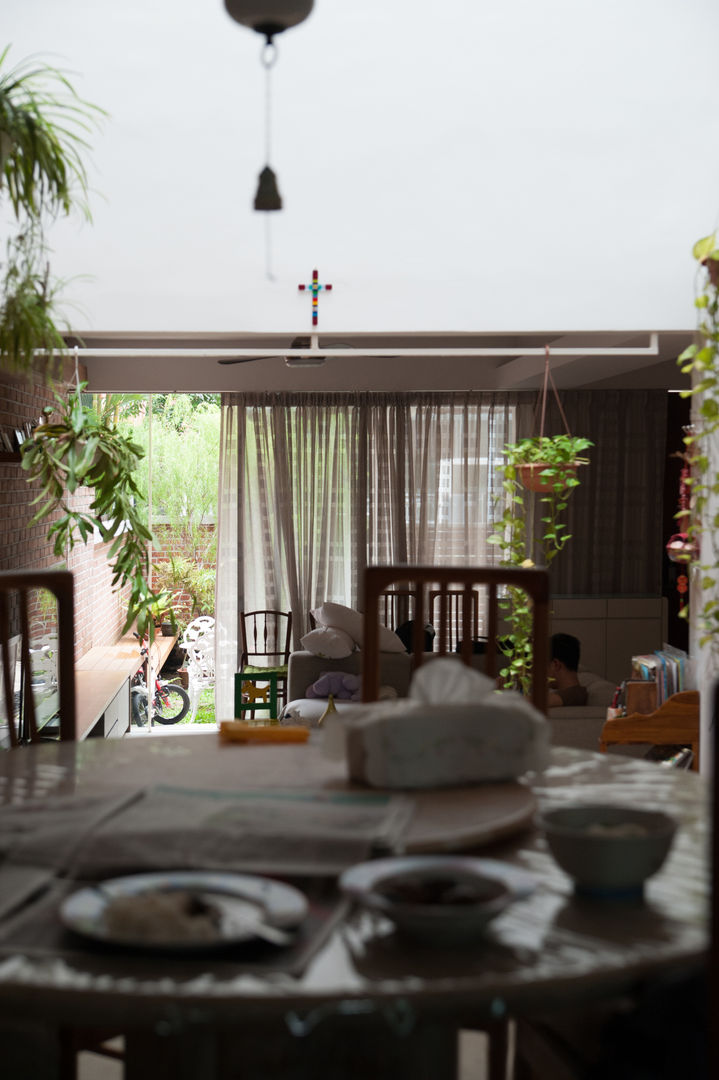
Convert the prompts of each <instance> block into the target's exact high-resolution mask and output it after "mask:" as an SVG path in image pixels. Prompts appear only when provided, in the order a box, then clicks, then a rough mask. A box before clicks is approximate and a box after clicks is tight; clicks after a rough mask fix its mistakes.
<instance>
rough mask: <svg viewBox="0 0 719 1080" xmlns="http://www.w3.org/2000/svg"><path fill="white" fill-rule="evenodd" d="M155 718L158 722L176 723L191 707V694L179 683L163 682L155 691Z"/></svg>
mask: <svg viewBox="0 0 719 1080" xmlns="http://www.w3.org/2000/svg"><path fill="white" fill-rule="evenodd" d="M154 706H155V717H154V718H155V720H157V722H158V724H176V723H177V722H178V720H182V718H183V717H184V716H187V713H188V712H189V709H190V695H189V694H188V693H187V690H185V689H184V687H182V686H178V684H177V683H167V682H161V683H160V688H159V690H156V691H155V701H154Z"/></svg>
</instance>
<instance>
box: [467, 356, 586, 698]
mask: <svg viewBox="0 0 719 1080" xmlns="http://www.w3.org/2000/svg"><path fill="white" fill-rule="evenodd" d="M545 352H546V359H545V366H544V387H543V390H542V392H541V395H540V398H539V399H538V401H537V412H538V411H539V406H540V404H541V408H542V415H541V423H540V433H539V435H535V436H533V437H532V438H531V439H520V440H519V442H516V443H508V444H507V445H506V446H505V448H504V452H505V465H504V468H503V470H502V471H503V483H502V495H501V496H500V500H499V505H500V506H501V508H502V516H501V518H498V519H497V520H496V524H497V531H496V532H495V533H493V534H492V535H491V536H490V537H489V538H488V541H489V543H490V544H496V545H497V546H498V547H499V549H500V551H501V565H502V566H525V567H526V566H535V565H543V566H545V567H548V566H549V565H550V563H551V562H552V561H553V560H554V559H555V558H556V556H557V555H559V554H560V552H561V551H562V550H563V549H564V547H565V546H566V544H567V542H568V541H569V540H571V535H570V533H568V532H567V529H566V525H565V522H564V513H565V511H566V509H567V503H568V500H569V497H570V496H571V494H572V492H573V491H574V488H576V487H578V486H579V478H578V476H577V470H578V468H579V466H580V465H588V464H589V459H588V458H586V457H584V456H583V454H584V451H585V450H587V449H589V447H590V446H592V445H593V444H592V443H591V442H590V440H589V439H585V438H582V437H580V436H576V435H571V434H570V432H569V426H568V424H567V419H566V417H565V415H564V410H563V409H562V404H561V402H560V400H559V395H558V394H557V389H556V387H555V385H554V381H553V380H552V377H551V375H550V373H549V347H548V346H547V348H546V349H545ZM550 381H551V383H552V389H553V390H554V395H555V397H556V400H557V405H558V407H559V412H560V414H561V417H562V420H563V422H564V427H565V433H564V434H563V435H552V436H550V435H545V434H544V418H545V413H546V405H547V386H548V383H549V382H550ZM535 420H536V413H535ZM527 490H529V491H534V492H537V493H538V496H539V498H538V502H539V504H540V507H541V509H540V511H539V513H535V514H534V515H533V514H532V502H533V501H534V500H531V501H530V498H529V496H525V491H527ZM525 500H526V501H525ZM500 608H501V610H502V613H503V614H504V617H505V618H506V620H507V622H508V623H509V627H510V631H509V633H508V634H507V635H506V636H505V639H504V640H505V643H506V648H505V649H504V652H505V654H506V658H507V662H506V665H505V667H504V668H503V669H502V671H501V672H500V676H501V678H502V685H503V686H504V687H505V688H506V689H520V690H521V691H522V693H524V694H527V693H528V692H529V689H530V685H531V672H532V643H531V610H530V607H529V605H528V604H527V597H526V594H525V593H524V592H523V590H521V589H510V590H508V595H507V596H506V597H505V598H503V600H501V601H500Z"/></svg>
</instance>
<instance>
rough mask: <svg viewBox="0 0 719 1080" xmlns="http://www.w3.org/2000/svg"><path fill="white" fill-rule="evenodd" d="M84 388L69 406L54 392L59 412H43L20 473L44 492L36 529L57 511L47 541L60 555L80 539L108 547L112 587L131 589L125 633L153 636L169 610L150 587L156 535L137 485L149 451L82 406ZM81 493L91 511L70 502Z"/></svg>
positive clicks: (103, 416)
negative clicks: (157, 616) (159, 614)
mask: <svg viewBox="0 0 719 1080" xmlns="http://www.w3.org/2000/svg"><path fill="white" fill-rule="evenodd" d="M84 386H85V384H84V383H80V384H79V385H78V386H77V388H76V389H75V390H74V391H73V392H72V393H71V394H70V395H69V397H68V398H67V400H66V399H65V398H63V397H62V395H61V394H59V393H56V394H55V398H56V401H57V408H56V409H55V410H54V411H53V409H52V408H51V407H50V406H48V407H47V408H46V409H45V416H46V419H45V422H44V423H42V424H38V426H37V427H36V428H35V429H34V430H33V433H32V436H31V438H29V439H28V440H27V441H26V442H25V443H24V444H23V446H22V449H21V452H22V467H23V469H25V470H26V472H27V473H28V481H29V482H31V483H34V484H36V485H37V486H38V487H39V488H40V491H39V493H38V495H37V496H36V497H35V498H34V499H33V500H32V503H31V505H33V506H37V507H38V509H37V511H36V513H35V516H34V517H33V519H32V521H31V523H30V524H31V525H32V524H35V523H36V522H40V521H44V520H46V519H47V518H48V517H50V516H51V515H52V514H54V513H55V512H57V515H58V516H57V517H56V519H55V520H53V521H52V523H51V525H50V528H49V530H48V540H50V541H52V543H53V551H54V553H55V555H57V556H61V557H65V556H66V553H67V551H69V550H71V549H72V548H73V546H74V545H75V543H76V541H77V539H78V538H79V539H80V540H82V541H83V542H86V541H87V540H89V539H91V538H92V537H93V535H94V534H95V532H96V531H97V533H99V535H100V537H101V538H102V540H103V541H105V542H108V543H109V544H110V549H109V552H108V560H109V561H110V563H111V566H112V572H113V578H112V585H113V588H115V589H116V590H119V589H122V588H124V587H125V586H127V587H128V589H129V597H128V611H127V619H126V622H125V625H124V627H123V633H124V632H126V631H127V630H129V629H130V628H131V627H132V626H133V624H137V628H138V631H139V632H140V634H142V635H144V634H148V635H150V636H151V635H152V632H153V626H154V624H153V612H154V611H156V610H157V609H158V607H160V608H163V609H164V608H166V607H167V604H168V600H169V597H168V596H167V594H164V593H162V592H153V591H152V589H151V588H150V586H149V584H148V581H149V569H150V567H149V554H148V544H149V543H150V542H151V541H152V534H151V533H150V531H149V529H148V528H147V524H146V521H145V518H144V514H143V513H142V512H141V510H140V509H139V507H138V499H137V496H138V489H137V486H136V484H135V479H134V473H135V471H136V469H137V466H138V463H139V461H140V460H141V459H142V457H143V454H144V451H143V450H142V447H140V446H138V445H137V443H135V442H133V441H132V439H131V438H129V437H128V436H127V435H125V434H123V433H122V432H121V431H120V430H119V429H118V427H117V426H116V424H115V422H114V420H113V419H112V417H111V416H110V415H109V414H108V413H106V412H103V413H100V414H98V413H97V412H96V411H95V410H94V409H93V408H92V407H90V406H88V405H85V404H84V403H83V400H82V390H83V389H84ZM82 487H87V488H91V489H92V494H93V499H92V502H91V503H90V505H89V507H88V508H87V509H86V510H84V509H81V508H79V507H78V506H73V505H71V500H70V498H69V496H72V495H74V494H75V493H76V492H77V491H78V490H79V489H80V488H82Z"/></svg>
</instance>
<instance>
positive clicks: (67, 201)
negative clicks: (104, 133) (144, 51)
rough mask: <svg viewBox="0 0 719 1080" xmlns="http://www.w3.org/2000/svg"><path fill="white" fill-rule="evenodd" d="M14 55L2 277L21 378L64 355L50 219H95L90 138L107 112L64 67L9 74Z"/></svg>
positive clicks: (29, 66) (3, 76) (2, 81)
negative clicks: (40, 358)
mask: <svg viewBox="0 0 719 1080" xmlns="http://www.w3.org/2000/svg"><path fill="white" fill-rule="evenodd" d="M8 53H9V46H8V47H7V48H5V49H4V50H3V51H2V52H1V53H0V195H2V194H3V193H5V194H6V195H7V199H8V201H9V203H10V207H11V209H12V213H13V216H14V218H15V221H16V223H17V228H18V232H17V235H16V236H14V237H12V238H11V239H10V241H9V243H8V248H7V256H6V264H5V268H4V272H3V281H2V294H1V295H0V363H1V364H2V366H3V368H5V369H6V370H9V371H15V372H20V373H22V372H28V371H30V369H31V368H32V366H33V364H34V361H35V357H36V354H37V353H38V352H39V351H40V352H44V353H45V355H46V357H48V358H52V357H53V355H54V354H55V353H57V352H59V353H62V352H64V350H65V345H64V341H63V338H62V334H61V332H60V329H59V328H58V325H57V316H56V313H55V308H56V302H57V297H58V293H59V290H60V285H59V283H57V282H53V281H52V280H51V278H50V271H49V264H48V246H47V243H46V241H45V234H44V227H43V221H44V218H50V219H52V218H55V217H57V216H58V215H60V214H70V213H71V212H72V211H74V210H79V211H80V212H81V213H82V214H83V215H84V216H85V217H87V218H89V216H90V215H89V210H88V206H87V202H86V195H87V173H86V170H85V166H84V163H83V154H84V151H85V150H86V149H87V146H88V144H87V142H86V140H85V137H84V136H85V133H86V132H88V131H89V130H90V128H91V127H92V125H93V124H94V123H95V122H96V121H97V120H98V119H99V118H100V116H102V115H104V113H103V111H102V110H101V109H99V108H97V107H96V106H94V105H91V104H89V103H88V102H86V101H83V100H82V99H81V98H80V97H79V96H78V94H77V93H76V92H75V90H74V89H73V87H72V85H71V84H70V82H69V81H68V79H67V78H66V76H65V75H64V74H63V73H62V72H61V71H59V70H58V69H57V68H53V67H50V66H48V65H46V64H39V63H37V62H35V61H25V62H23V63H21V64H20V65H19V66H18V67H16V68H13V69H8V67H7V60H8ZM48 374H52V372H51V371H48Z"/></svg>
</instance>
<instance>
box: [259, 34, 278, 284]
mask: <svg viewBox="0 0 719 1080" xmlns="http://www.w3.org/2000/svg"><path fill="white" fill-rule="evenodd" d="M276 62H277V46H276V45H275V43H274V42H273V41H270V40H269V39H268V40H267V41H266V42H265V44H264V46H263V48H262V66H263V67H264V69H265V164H266V165H269V164H270V151H271V146H272V78H271V72H272V68H273V67H274V66H275V63H276ZM265 276H266V277H267V280H268V281H276V280H277V279H276V278H275V275H274V274H273V273H272V232H271V228H270V216H269V214H266V215H265Z"/></svg>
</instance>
